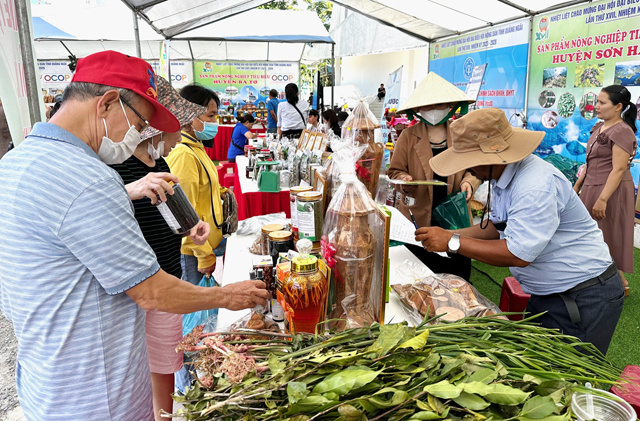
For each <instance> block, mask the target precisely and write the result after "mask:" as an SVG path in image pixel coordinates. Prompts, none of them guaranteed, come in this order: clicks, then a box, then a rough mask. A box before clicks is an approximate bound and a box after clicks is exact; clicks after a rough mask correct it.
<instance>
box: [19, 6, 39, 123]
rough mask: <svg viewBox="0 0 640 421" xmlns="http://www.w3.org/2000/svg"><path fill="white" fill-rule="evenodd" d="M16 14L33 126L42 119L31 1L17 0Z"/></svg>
mask: <svg viewBox="0 0 640 421" xmlns="http://www.w3.org/2000/svg"><path fill="white" fill-rule="evenodd" d="M14 3H15V8H16V16H17V18H18V36H19V38H20V55H21V56H22V68H23V71H24V76H25V84H26V85H27V100H28V102H29V117H30V119H31V126H32V127H33V125H34V124H36V123H37V122H39V121H41V120H42V110H41V108H40V95H39V93H38V78H37V76H36V62H35V60H34V56H35V54H34V51H33V42H32V39H33V36H32V35H31V19H30V17H29V9H28V7H31V3H29V2H26V1H24V0H15V2H14Z"/></svg>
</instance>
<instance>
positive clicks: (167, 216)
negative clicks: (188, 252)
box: [156, 184, 200, 235]
mask: <svg viewBox="0 0 640 421" xmlns="http://www.w3.org/2000/svg"><path fill="white" fill-rule="evenodd" d="M156 206H157V207H158V210H159V211H160V214H161V215H162V217H163V218H164V220H165V221H166V223H167V225H169V228H171V231H173V233H174V234H180V235H182V234H186V233H188V232H189V231H191V228H193V227H195V226H196V225H197V224H198V222H200V218H199V217H198V214H197V213H196V210H195V209H194V208H193V206H192V205H191V202H189V199H187V195H186V194H184V190H182V187H180V184H174V185H173V194H168V195H167V201H166V202H163V201H162V200H160V196H158V201H157V202H156Z"/></svg>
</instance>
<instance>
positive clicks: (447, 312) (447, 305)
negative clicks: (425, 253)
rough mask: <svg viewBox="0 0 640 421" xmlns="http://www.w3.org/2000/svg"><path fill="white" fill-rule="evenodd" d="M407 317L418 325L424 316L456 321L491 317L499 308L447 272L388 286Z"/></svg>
mask: <svg viewBox="0 0 640 421" xmlns="http://www.w3.org/2000/svg"><path fill="white" fill-rule="evenodd" d="M391 288H392V290H393V292H394V293H395V294H396V295H397V296H398V298H399V299H400V301H401V303H402V308H403V310H404V311H405V314H406V316H407V320H409V321H410V322H412V323H414V324H415V325H418V324H420V323H421V322H422V320H423V319H424V318H425V316H426V317H434V316H441V317H440V319H438V320H443V321H448V322H452V321H456V320H459V319H462V318H464V317H483V316H492V315H494V314H497V313H500V312H501V311H500V309H499V308H498V307H497V306H496V305H495V304H494V303H492V302H491V301H490V300H488V299H487V298H486V297H484V296H483V295H482V294H480V293H479V292H478V290H476V289H475V288H474V287H473V286H472V285H471V284H470V283H468V282H467V281H465V280H464V279H462V278H460V277H458V276H455V275H449V274H437V275H429V276H426V277H423V278H421V279H420V280H418V281H416V282H411V283H406V284H395V285H391Z"/></svg>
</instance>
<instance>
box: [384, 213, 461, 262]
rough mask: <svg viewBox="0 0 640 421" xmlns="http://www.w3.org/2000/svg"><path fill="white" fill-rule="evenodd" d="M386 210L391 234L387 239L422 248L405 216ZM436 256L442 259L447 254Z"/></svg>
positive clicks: (411, 224)
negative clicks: (389, 213) (388, 214)
mask: <svg viewBox="0 0 640 421" xmlns="http://www.w3.org/2000/svg"><path fill="white" fill-rule="evenodd" d="M386 209H388V210H389V211H390V212H391V232H390V234H389V239H391V240H394V241H400V242H401V243H405V244H412V245H414V246H418V247H422V243H421V242H419V241H416V236H415V233H416V227H414V226H413V222H411V221H409V220H408V219H407V218H405V216H404V215H403V214H402V213H401V212H400V211H399V210H398V209H396V208H394V207H391V206H386ZM436 254H439V255H440V256H442V257H449V256H448V255H447V253H436Z"/></svg>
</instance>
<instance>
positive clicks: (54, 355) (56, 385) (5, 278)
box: [0, 51, 269, 421]
mask: <svg viewBox="0 0 640 421" xmlns="http://www.w3.org/2000/svg"><path fill="white" fill-rule="evenodd" d="M148 125H151V126H152V127H155V128H157V129H158V130H161V131H165V132H170V133H172V132H176V131H179V130H180V124H179V123H178V121H177V119H176V118H175V117H174V116H173V115H172V114H171V113H170V112H169V111H168V110H167V109H166V108H164V107H163V106H162V105H161V104H160V103H159V102H158V101H157V92H156V84H155V74H154V73H153V70H152V69H151V66H149V64H148V63H146V62H144V61H143V60H140V59H138V58H134V57H129V56H125V55H123V54H120V53H116V52H114V51H104V52H101V53H97V54H93V55H91V56H88V57H86V58H83V59H80V60H79V61H78V66H77V69H76V73H75V75H74V77H73V80H72V83H71V84H69V86H68V87H67V88H66V90H65V93H64V101H63V105H62V107H61V108H60V110H59V111H58V113H56V115H55V116H54V117H53V118H52V119H51V121H50V122H49V123H38V124H36V125H35V126H34V128H33V131H32V132H31V134H30V135H29V136H28V138H27V139H26V140H25V141H24V142H22V143H21V144H20V146H19V147H18V148H16V149H14V150H12V151H11V152H9V153H8V154H6V155H5V156H4V157H3V158H2V161H1V162H0V179H2V180H3V187H2V189H1V191H0V209H2V224H0V244H2V247H0V309H1V310H2V312H3V313H4V314H5V316H6V317H7V318H8V319H9V320H10V321H11V322H12V323H13V326H14V329H15V333H16V337H17V339H18V357H17V366H16V380H17V389H18V396H19V397H20V403H21V405H22V409H23V411H24V413H25V416H26V418H27V419H29V420H44V419H47V420H60V421H62V420H65V421H66V420H96V421H101V420H105V421H106V420H120V421H140V420H145V421H150V420H153V418H154V415H153V405H152V396H151V379H150V373H149V362H148V358H147V351H146V346H145V330H144V326H145V316H144V311H143V310H160V311H165V312H171V313H177V314H181V313H190V312H194V311H198V310H203V309H210V308H216V307H226V308H230V309H242V308H252V307H254V306H255V304H257V303H259V302H262V303H263V304H264V303H265V301H264V298H267V297H269V292H267V291H266V290H263V287H264V285H263V284H262V283H256V281H245V282H240V283H237V284H231V285H228V286H225V287H223V288H218V287H214V288H200V287H197V286H195V285H192V284H190V283H188V282H184V281H181V280H180V279H178V278H176V277H174V276H171V275H169V274H167V273H166V272H164V271H163V270H161V269H160V266H159V265H158V262H157V259H156V256H155V254H154V253H153V251H152V250H151V248H150V247H149V245H148V244H147V243H146V242H145V240H144V237H143V235H142V233H141V231H140V227H139V226H138V224H137V222H136V219H135V217H134V214H133V205H132V203H131V200H130V199H132V200H137V199H142V198H144V197H145V196H148V197H150V198H153V199H152V200H153V201H154V202H155V200H156V194H158V195H160V196H161V197H162V200H166V196H165V192H167V193H169V194H172V193H173V189H172V188H171V187H170V186H169V184H168V183H167V181H173V182H174V183H177V182H178V181H179V180H178V179H177V177H175V176H174V175H172V174H168V173H153V175H151V176H147V177H145V178H144V179H142V180H140V181H139V182H134V183H131V184H129V185H127V186H126V187H125V186H124V184H123V182H122V179H121V178H120V176H119V175H118V173H117V172H116V171H115V170H113V169H111V168H109V167H108V166H107V165H106V164H117V163H122V162H124V161H125V160H126V159H127V158H129V157H130V156H131V155H132V154H133V151H134V150H135V148H136V146H137V145H138V143H139V142H140V132H141V131H142V130H144V128H145V127H147V126H148Z"/></svg>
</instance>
